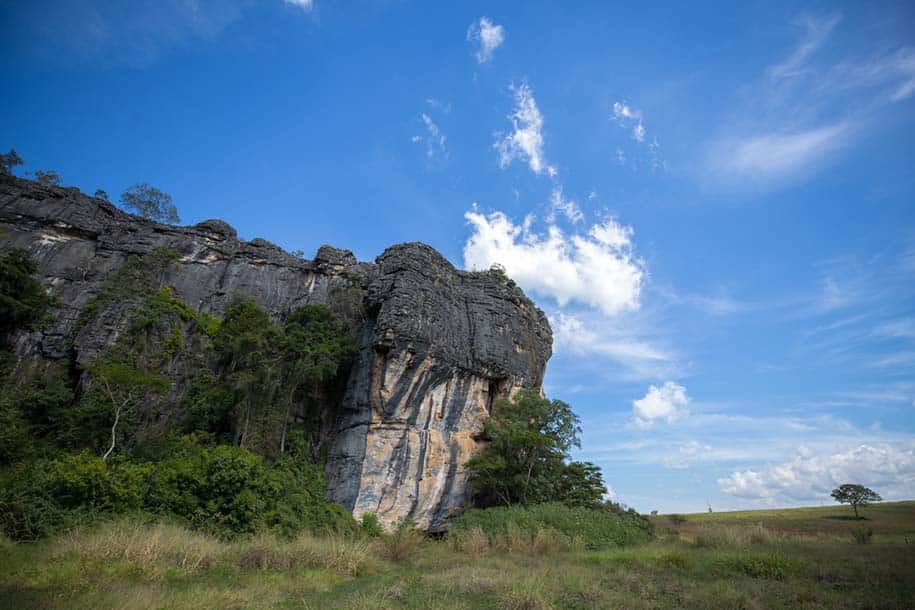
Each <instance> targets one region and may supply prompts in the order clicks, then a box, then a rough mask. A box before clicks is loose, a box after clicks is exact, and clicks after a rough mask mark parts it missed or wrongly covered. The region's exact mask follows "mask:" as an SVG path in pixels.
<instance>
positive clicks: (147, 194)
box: [121, 182, 179, 223]
mask: <svg viewBox="0 0 915 610" xmlns="http://www.w3.org/2000/svg"><path fill="white" fill-rule="evenodd" d="M121 204H122V205H123V206H124V207H125V208H127V209H128V210H132V211H134V212H136V213H137V214H139V215H140V216H142V217H143V218H149V219H150V220H156V221H158V222H170V223H177V222H179V218H178V208H176V207H175V204H174V203H172V196H171V195H169V194H168V193H163V192H162V191H160V190H159V189H157V188H155V187H154V186H150V185H149V184H147V183H146V182H140V183H139V184H134V185H133V186H131V187H130V188H128V189H127V190H125V191H124V192H123V193H122V194H121Z"/></svg>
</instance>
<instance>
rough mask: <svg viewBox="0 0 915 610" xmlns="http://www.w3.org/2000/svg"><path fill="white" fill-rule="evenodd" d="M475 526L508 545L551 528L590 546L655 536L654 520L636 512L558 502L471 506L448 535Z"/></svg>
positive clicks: (492, 540) (569, 540)
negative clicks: (580, 506)
mask: <svg viewBox="0 0 915 610" xmlns="http://www.w3.org/2000/svg"><path fill="white" fill-rule="evenodd" d="M474 528H479V529H480V530H482V531H483V532H485V534H486V536H487V537H488V539H489V541H490V543H491V544H499V541H502V544H506V543H507V544H508V546H511V541H512V538H514V542H515V545H514V546H518V542H519V540H521V539H522V538H526V539H527V540H531V541H533V540H534V538H535V537H536V536H537V535H538V532H552V533H554V534H555V536H556V537H557V539H558V540H559V541H560V542H561V543H562V544H563V545H566V546H574V545H577V544H583V545H584V546H585V547H586V548H588V549H605V548H610V547H616V546H622V545H626V544H633V543H638V542H645V541H647V540H649V539H650V538H651V536H652V526H651V523H650V522H649V521H648V520H647V519H646V518H644V517H642V516H640V515H638V514H636V513H634V512H628V511H627V512H623V513H618V512H615V511H611V510H608V509H592V508H570V507H567V506H565V505H563V504H556V503H554V504H538V505H534V506H530V507H511V508H506V507H494V508H486V509H472V510H469V511H467V512H466V513H464V514H463V515H461V516H460V517H458V518H457V519H455V521H454V522H453V524H452V530H451V532H450V533H449V536H462V535H464V534H465V533H466V532H468V531H470V530H471V529H474ZM542 535H547V534H542ZM549 535H553V534H549Z"/></svg>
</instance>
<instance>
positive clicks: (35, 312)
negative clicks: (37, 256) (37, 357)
mask: <svg viewBox="0 0 915 610" xmlns="http://www.w3.org/2000/svg"><path fill="white" fill-rule="evenodd" d="M36 271H38V265H37V264H36V263H35V261H33V260H32V258H31V257H30V256H29V253H28V251H26V250H23V249H21V248H14V249H11V250H8V251H6V253H5V254H3V255H2V256H0V341H3V340H5V339H6V338H7V336H8V335H9V334H10V333H12V332H13V331H16V330H33V329H36V328H38V327H40V326H41V324H42V323H43V322H45V321H46V320H47V318H48V309H49V308H50V307H51V306H52V305H53V304H54V302H55V299H54V297H52V296H50V295H49V294H48V293H47V292H45V289H44V287H43V286H42V285H41V282H39V281H38V280H36V279H35V278H34V277H32V275H33V274H34V273H35V272H36Z"/></svg>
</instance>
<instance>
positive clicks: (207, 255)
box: [0, 175, 552, 530]
mask: <svg viewBox="0 0 915 610" xmlns="http://www.w3.org/2000/svg"><path fill="white" fill-rule="evenodd" d="M0 243H2V244H3V245H4V246H13V247H21V248H26V249H28V250H29V251H30V252H31V253H32V255H33V257H34V258H35V259H36V261H37V262H38V264H39V268H40V270H39V273H40V276H41V279H42V280H43V281H44V282H45V283H46V284H47V285H49V286H50V287H51V289H52V291H53V292H54V293H55V294H56V295H57V296H58V297H59V299H60V305H59V308H58V310H57V311H56V312H55V313H56V319H55V321H54V322H53V324H52V325H51V326H50V327H49V328H46V329H45V330H44V331H41V332H34V333H20V334H19V336H18V337H17V342H16V349H17V353H18V354H19V355H20V356H22V357H23V358H41V359H48V360H55V359H64V358H74V359H75V360H76V361H77V362H86V361H87V360H88V359H90V358H91V357H93V356H94V355H97V354H99V353H100V352H101V351H102V350H104V349H105V347H106V346H108V345H110V344H111V343H112V342H113V341H114V340H115V338H116V336H117V333H118V332H120V331H121V330H122V329H123V320H122V319H119V316H120V318H122V317H123V315H121V313H120V312H119V311H118V310H117V308H116V305H113V306H112V307H114V309H112V310H111V311H109V312H104V313H105V315H103V316H100V318H99V319H101V320H104V321H106V323H104V324H95V325H92V326H90V327H86V328H83V329H81V330H80V331H79V332H77V328H78V326H77V321H78V319H79V316H80V312H81V311H82V309H83V307H84V306H85V304H86V303H87V301H88V300H89V299H90V298H91V297H92V296H93V295H94V294H96V293H98V291H99V290H100V289H101V287H102V285H103V283H104V282H105V280H106V279H107V278H108V277H109V276H110V275H111V274H112V273H113V272H114V271H115V270H116V269H117V268H118V267H119V266H120V265H122V264H123V263H124V262H125V261H126V260H127V258H128V257H130V256H131V255H137V254H144V253H148V252H150V251H152V250H154V249H156V248H163V247H165V248H171V249H173V250H175V251H177V252H179V253H180V255H181V259H180V261H179V264H177V265H176V266H175V267H174V268H173V269H172V270H171V271H169V272H168V276H167V277H166V278H165V279H164V281H165V283H166V284H167V285H168V286H169V287H170V288H171V289H172V291H173V293H174V294H175V296H177V297H178V298H180V299H182V300H183V301H185V302H186V303H187V304H188V305H189V306H190V307H191V308H192V309H195V310H197V311H206V312H213V313H217V314H218V313H221V312H222V310H223V309H224V307H225V306H226V305H227V304H228V302H229V301H230V300H231V298H232V297H233V295H234V294H235V293H237V292H242V293H246V294H248V295H251V296H253V297H254V298H255V299H257V300H258V301H259V302H260V303H261V305H262V306H263V307H264V308H265V309H266V310H267V311H268V312H269V313H270V314H271V315H272V316H274V317H275V318H277V319H280V318H282V317H283V316H284V315H285V314H286V313H288V312H289V311H291V310H292V309H294V308H296V307H299V306H301V305H304V304H327V305H329V306H331V307H340V306H341V305H340V303H339V298H338V297H339V295H340V294H344V295H348V299H346V301H347V302H349V303H352V302H355V304H356V305H355V306H356V307H358V308H359V309H360V314H361V315H359V316H357V318H358V319H361V320H362V322H361V328H359V329H358V332H359V337H360V338H359V346H358V348H359V351H358V356H357V358H356V362H355V365H354V366H353V367H352V370H351V372H350V375H349V379H348V381H347V386H346V392H345V395H344V397H343V399H342V401H341V402H340V404H327V405H322V408H324V409H326V412H327V413H328V414H331V415H332V417H331V418H330V421H331V424H330V431H329V434H328V435H327V438H328V443H329V452H328V462H327V476H328V482H329V492H328V493H329V496H330V499H331V500H333V501H337V502H340V503H341V504H343V505H344V506H345V507H346V508H347V509H349V510H351V511H352V512H353V513H354V515H355V516H356V517H359V516H361V515H362V514H364V513H366V512H372V513H376V514H378V516H379V518H380V519H381V521H382V523H385V524H391V523H393V522H394V521H396V520H397V519H399V518H401V517H403V516H410V517H412V518H413V519H415V520H416V521H417V523H418V524H419V525H421V526H422V527H425V528H427V529H430V530H440V529H442V528H443V527H444V526H445V523H446V520H447V518H448V517H449V516H451V515H452V514H454V513H455V512H456V511H459V510H460V509H461V508H462V507H463V506H464V505H465V504H466V500H467V490H466V473H465V472H464V469H463V465H464V463H465V462H466V461H467V459H468V458H469V457H470V456H471V455H472V454H473V453H474V452H475V451H476V450H477V449H478V447H479V440H478V439H479V435H480V432H481V431H482V428H483V422H484V420H485V419H486V417H487V416H488V414H489V411H490V408H491V405H492V401H493V400H495V399H496V398H499V397H502V396H508V395H510V394H511V393H512V392H514V391H517V390H518V389H521V388H528V387H539V385H540V383H541V381H542V378H543V372H544V369H545V366H546V361H547V360H548V359H549V357H550V354H551V341H552V335H551V331H550V327H549V324H548V322H547V320H546V317H545V316H544V314H543V313H542V312H541V311H540V310H539V309H537V308H536V307H535V306H534V304H533V303H532V302H531V301H529V300H528V299H527V298H526V297H525V296H524V295H523V294H522V293H521V291H520V290H519V289H518V288H517V287H515V286H514V284H513V283H511V282H506V281H504V280H503V279H500V278H498V277H497V276H495V275H492V274H489V273H468V272H463V271H459V270H457V269H455V268H454V267H453V266H452V265H451V264H450V263H449V262H448V261H447V260H445V259H444V258H443V257H442V256H441V255H440V254H438V252H436V251H435V250H433V249H432V248H430V247H429V246H426V245H423V244H419V243H409V244H400V245H396V246H392V247H391V248H388V249H387V250H386V251H385V252H384V253H382V254H381V256H379V257H378V258H377V259H376V261H375V263H374V264H371V263H360V262H357V261H356V258H355V257H354V256H353V254H352V253H351V252H350V251H348V250H340V249H337V248H333V247H330V246H322V247H321V248H320V249H319V250H318V252H317V255H316V256H315V259H314V260H313V261H309V260H303V259H300V258H298V257H295V256H293V255H291V254H289V253H286V252H284V251H283V250H282V249H281V248H279V247H277V246H275V245H273V244H271V243H270V242H268V241H266V240H263V239H254V240H251V241H250V242H246V241H243V240H240V239H238V236H237V234H236V232H235V230H234V229H233V228H232V227H230V226H229V225H228V224H226V223H225V222H223V221H220V220H208V221H205V222H202V223H199V224H197V225H194V226H188V227H174V226H169V225H163V224H159V223H156V222H153V221H149V220H144V219H142V218H138V217H136V216H132V215H130V214H126V213H124V212H123V211H121V210H119V209H117V208H116V207H114V206H113V205H111V204H110V203H108V202H105V201H102V200H99V199H95V198H91V197H87V196H85V195H83V194H81V193H79V191H77V190H76V189H65V188H57V187H46V186H41V185H38V184H36V183H34V182H30V181H26V180H21V179H18V178H14V177H11V176H2V175H0ZM71 346H72V352H71V351H70V347H71Z"/></svg>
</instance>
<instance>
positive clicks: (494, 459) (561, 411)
mask: <svg viewBox="0 0 915 610" xmlns="http://www.w3.org/2000/svg"><path fill="white" fill-rule="evenodd" d="M580 432H581V429H580V428H579V425H578V418H577V417H576V416H575V414H574V413H573V412H572V409H571V408H570V407H569V405H568V404H566V403H564V402H562V401H561V400H548V399H546V398H543V397H541V396H540V394H539V393H538V392H537V391H536V390H528V391H525V392H520V393H519V394H518V395H517V396H515V398H514V399H512V400H510V401H509V400H499V401H496V403H495V404H494V405H493V409H492V416H491V417H490V418H489V419H488V420H487V421H486V424H485V428H484V437H485V438H486V440H487V441H488V443H487V446H486V448H485V449H484V450H483V451H481V452H480V453H478V454H477V455H476V456H474V457H473V458H472V459H471V460H470V461H469V462H468V463H467V469H468V470H469V471H470V485H471V488H472V489H473V491H474V494H475V496H474V503H475V505H476V506H482V507H486V506H498V505H502V506H513V505H522V506H525V505H531V504H538V503H544V502H562V503H564V504H568V505H569V506H584V507H596V506H598V505H599V504H600V502H601V498H602V496H603V494H604V492H605V491H606V490H605V487H604V482H603V480H602V478H601V474H600V469H599V468H597V467H596V466H595V465H594V464H590V463H587V462H569V461H568V457H569V451H570V450H571V449H572V447H577V446H578V445H579V438H578V437H579V434H580Z"/></svg>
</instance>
